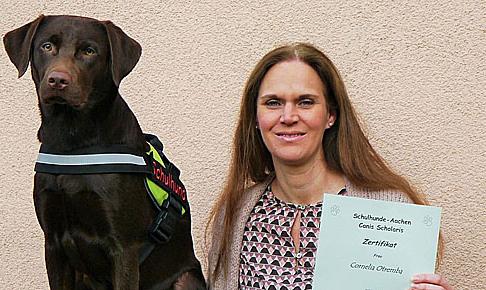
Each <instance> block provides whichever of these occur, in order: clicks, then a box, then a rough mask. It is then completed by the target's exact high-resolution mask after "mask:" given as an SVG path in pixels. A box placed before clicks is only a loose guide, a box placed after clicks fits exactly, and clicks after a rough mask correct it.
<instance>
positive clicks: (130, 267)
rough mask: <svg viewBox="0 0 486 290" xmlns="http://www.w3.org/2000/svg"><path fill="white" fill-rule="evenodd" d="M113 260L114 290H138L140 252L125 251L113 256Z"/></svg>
mask: <svg viewBox="0 0 486 290" xmlns="http://www.w3.org/2000/svg"><path fill="white" fill-rule="evenodd" d="M112 258H113V260H112V261H113V268H112V269H113V272H112V280H113V290H138V289H139V265H138V251H134V250H131V249H130V250H127V249H124V250H122V252H121V253H116V254H113V255H112Z"/></svg>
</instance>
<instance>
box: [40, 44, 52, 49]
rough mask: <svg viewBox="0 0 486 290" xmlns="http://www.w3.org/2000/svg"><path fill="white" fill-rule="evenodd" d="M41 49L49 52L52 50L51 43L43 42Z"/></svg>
mask: <svg viewBox="0 0 486 290" xmlns="http://www.w3.org/2000/svg"><path fill="white" fill-rule="evenodd" d="M41 48H42V49H43V50H45V51H51V50H52V43H50V42H45V43H43V44H42V45H41Z"/></svg>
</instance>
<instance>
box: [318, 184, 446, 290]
mask: <svg viewBox="0 0 486 290" xmlns="http://www.w3.org/2000/svg"><path fill="white" fill-rule="evenodd" d="M439 225H440V208H438V207H433V206H423V205H415V204H407V203H400V202H389V201H381V200H372V199H364V198H356V197H347V196H339V195H333V194H325V195H324V201H323V205H322V216H321V227H320V234H319V246H318V249H317V257H316V267H315V271H314V282H313V288H312V289H313V290H407V289H409V288H410V284H411V280H410V278H411V277H412V275H414V274H417V273H434V270H435V260H436V253H437V241H438V236H439Z"/></svg>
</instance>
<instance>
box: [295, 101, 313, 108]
mask: <svg viewBox="0 0 486 290" xmlns="http://www.w3.org/2000/svg"><path fill="white" fill-rule="evenodd" d="M299 105H301V106H303V107H310V106H312V105H314V101H313V100H311V99H302V100H300V101H299Z"/></svg>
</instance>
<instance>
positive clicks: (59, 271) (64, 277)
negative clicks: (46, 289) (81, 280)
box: [45, 242, 75, 290]
mask: <svg viewBox="0 0 486 290" xmlns="http://www.w3.org/2000/svg"><path fill="white" fill-rule="evenodd" d="M45 256H46V268H47V276H48V278H49V286H50V288H51V290H72V289H74V279H75V278H74V269H73V268H72V267H71V265H69V263H68V262H67V258H66V256H65V255H64V254H63V253H62V251H61V248H60V247H59V246H58V245H52V244H51V243H47V242H46V244H45Z"/></svg>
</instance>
